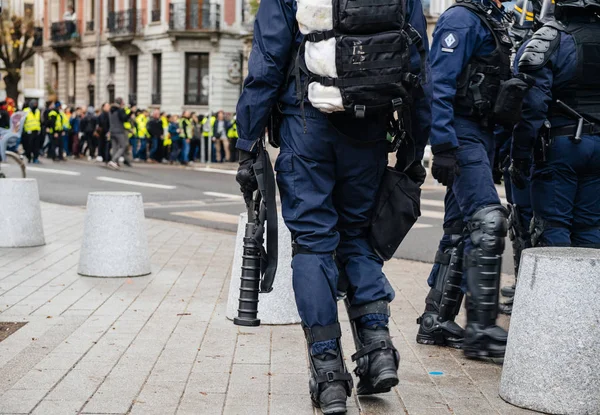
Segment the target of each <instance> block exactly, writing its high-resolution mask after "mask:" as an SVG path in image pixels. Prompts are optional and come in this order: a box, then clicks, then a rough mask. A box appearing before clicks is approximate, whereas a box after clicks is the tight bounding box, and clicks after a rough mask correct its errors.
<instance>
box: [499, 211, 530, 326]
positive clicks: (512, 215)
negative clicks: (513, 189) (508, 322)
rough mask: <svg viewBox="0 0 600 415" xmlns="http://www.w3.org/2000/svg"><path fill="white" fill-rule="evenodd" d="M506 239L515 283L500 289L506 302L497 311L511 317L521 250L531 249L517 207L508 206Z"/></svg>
mask: <svg viewBox="0 0 600 415" xmlns="http://www.w3.org/2000/svg"><path fill="white" fill-rule="evenodd" d="M508 208H509V216H508V237H509V239H510V241H511V243H512V248H513V260H514V264H515V283H514V284H513V285H511V286H505V287H502V289H501V290H500V292H501V294H502V295H503V296H504V297H506V301H505V302H503V303H501V304H500V305H499V308H498V310H499V311H500V312H501V313H502V314H506V315H511V314H512V307H513V302H514V296H515V289H516V284H517V278H518V277H519V266H520V265H521V254H522V253H523V250H525V249H527V248H531V234H530V233H529V229H528V228H527V227H526V226H524V223H523V221H522V220H521V213H520V212H519V206H517V205H510V204H509V205H508Z"/></svg>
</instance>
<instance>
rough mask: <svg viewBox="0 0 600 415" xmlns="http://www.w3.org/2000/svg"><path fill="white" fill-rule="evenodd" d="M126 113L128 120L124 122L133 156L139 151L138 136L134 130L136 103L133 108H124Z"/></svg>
mask: <svg viewBox="0 0 600 415" xmlns="http://www.w3.org/2000/svg"><path fill="white" fill-rule="evenodd" d="M124 111H125V115H127V121H125V122H124V123H123V127H125V131H126V132H127V138H128V139H129V146H130V147H131V156H132V157H133V154H134V153H135V152H136V151H137V137H136V136H135V134H134V133H133V132H134V124H135V111H136V108H135V105H134V106H133V107H131V108H129V107H125V108H124Z"/></svg>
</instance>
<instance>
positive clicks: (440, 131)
mask: <svg viewBox="0 0 600 415" xmlns="http://www.w3.org/2000/svg"><path fill="white" fill-rule="evenodd" d="M487 31H488V30H487V28H484V27H483V24H482V23H481V20H480V19H479V17H477V16H476V15H475V14H474V13H472V12H470V11H469V10H467V9H466V8H464V7H453V8H451V9H448V10H447V11H446V12H445V13H444V14H442V16H441V17H440V19H439V20H438V23H437V26H436V28H435V31H434V33H433V41H432V44H431V81H432V83H433V102H432V107H431V112H432V119H433V123H432V126H431V135H430V142H431V146H432V150H433V151H434V153H435V152H436V151H443V150H446V149H451V148H455V147H458V138H457V137H456V131H455V130H454V108H453V103H454V97H455V96H456V85H457V79H458V78H459V77H460V75H461V73H462V71H463V70H464V69H465V67H466V65H467V63H468V62H469V60H470V59H471V56H473V54H475V53H476V52H477V51H478V49H479V48H480V47H481V45H482V43H483V41H484V39H485V38H486V36H488V33H487ZM489 36H491V34H489Z"/></svg>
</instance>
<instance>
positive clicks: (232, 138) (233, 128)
mask: <svg viewBox="0 0 600 415" xmlns="http://www.w3.org/2000/svg"><path fill="white" fill-rule="evenodd" d="M227 138H228V139H229V153H230V154H231V161H238V152H237V150H236V147H235V146H236V144H237V139H238V132H237V121H236V118H235V115H234V116H233V118H232V119H231V121H230V125H229V130H227Z"/></svg>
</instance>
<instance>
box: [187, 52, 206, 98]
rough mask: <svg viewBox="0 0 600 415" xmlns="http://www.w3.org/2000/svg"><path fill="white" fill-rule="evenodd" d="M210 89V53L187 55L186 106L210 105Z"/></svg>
mask: <svg viewBox="0 0 600 415" xmlns="http://www.w3.org/2000/svg"><path fill="white" fill-rule="evenodd" d="M208 88H209V76H208V53H187V54H186V55H185V95H184V102H185V104H186V105H208Z"/></svg>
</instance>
